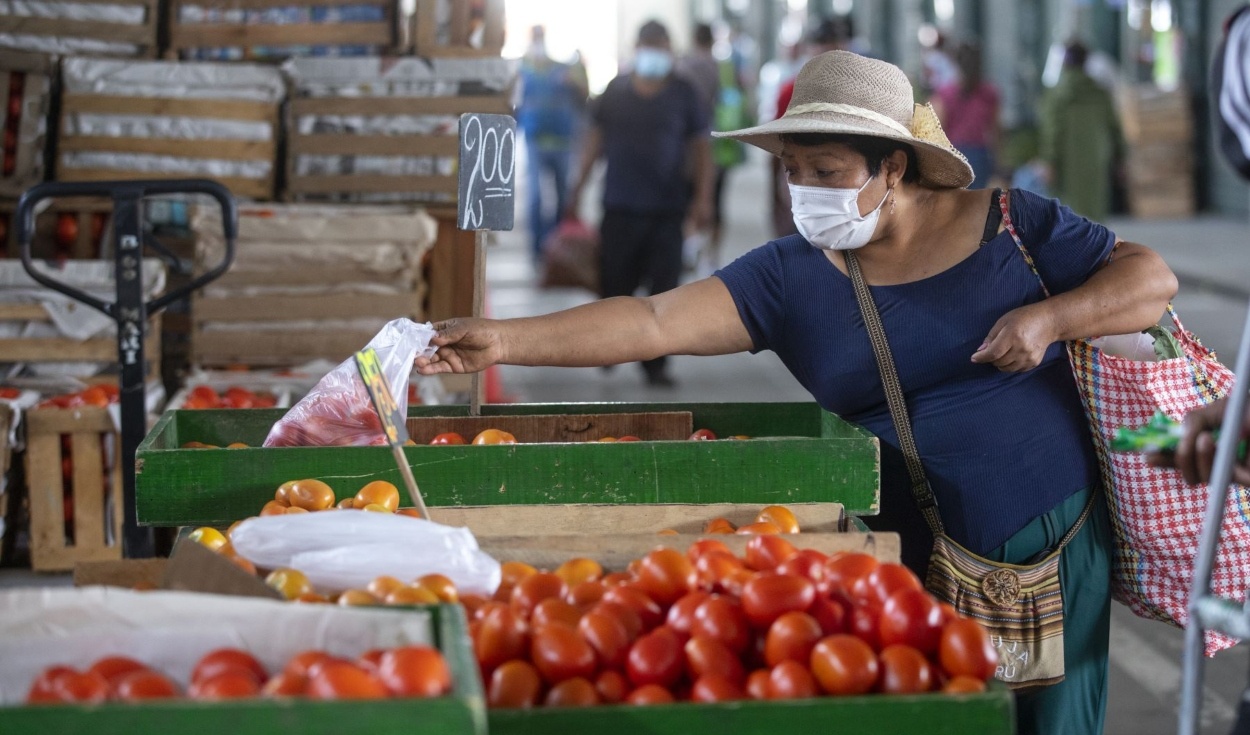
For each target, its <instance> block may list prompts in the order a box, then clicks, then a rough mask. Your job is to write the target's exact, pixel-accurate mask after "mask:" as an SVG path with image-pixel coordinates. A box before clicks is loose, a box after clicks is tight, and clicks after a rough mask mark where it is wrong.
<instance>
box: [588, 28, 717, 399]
mask: <svg viewBox="0 0 1250 735" xmlns="http://www.w3.org/2000/svg"><path fill="white" fill-rule="evenodd" d="M674 66H675V64H674V60H673V50H672V42H671V40H670V37H669V34H668V29H667V28H665V27H664V25H663V24H661V23H659V22H658V21H654V20H653V21H648V22H647V23H645V24H643V26H642V27H641V28H640V29H639V31H638V42H637V45H636V47H635V53H634V63H633V68H632V69H631V70H630V71H628V72H625V73H622V74H620V75H618V76H617V77H616V78H615V79H613V80H612V81H611V82H610V83H608V86H607V88H606V89H605V90H604V91H603V94H602V95H600V96H599V98H598V99H596V100H595V103H594V104H593V105H592V111H591V127H590V130H589V132H588V133H587V136H586V144H585V148H584V153H583V155H582V160H581V161H580V163H579V165H578V174H577V177H576V178H575V179H574V182H575V183H574V184H573V187H572V189H571V190H570V195H569V209H570V212H571V213H576V210H577V208H578V205H579V203H580V200H581V193H582V190H583V188H584V187H585V185H586V181H587V179H588V178H589V176H590V173H591V170H592V168H593V167H594V165H595V162H596V161H598V160H599V158H600V157H602V158H604V159H605V160H606V162H607V170H606V171H605V174H604V183H603V222H602V223H601V225H600V239H601V245H600V261H599V277H600V286H599V288H600V295H601V296H603V297H604V298H608V297H612V296H631V295H633V293H634V292H635V291H637V290H638V289H639V288H640V287H642V286H644V285H645V286H646V287H647V288H648V291H649V293H650V294H651V295H655V294H659V293H663V292H665V291H669V290H671V289H673V288H675V287H676V286H677V283H678V280H679V279H680V277H681V268H682V239H683V238H682V231H683V228H682V225H683V222H684V221H685V220H686V218H687V216H689V219H690V221H691V224H692V226H694V227H696V228H700V227H705V226H706V225H707V223H708V221H709V220H710V216H711V215H710V213H711V207H712V178H713V172H712V160H711V146H710V145H709V141H708V137H707V133H708V124H709V123H708V117H707V114H706V110H705V107H704V105H703V104H702V103H701V102H700V96H699V92H698V91H697V90H696V89H695V87H694V86H693V85H692V84H691V83H690V82H688V81H687V80H686V79H685V78H683V77H681V76H679V75H677V74H676V73H674ZM688 162H690V164H688ZM687 165H690V166H691V168H690V169H688V168H687ZM688 170H691V171H693V172H695V175H694V180H693V185H692V183H691V180H690V178H689V177H688V176H687V171H688ZM665 364H666V358H664V357H657V358H655V359H652V360H647V361H645V362H643V363H642V367H643V372H644V375H645V376H646V379H647V382H648V383H649V384H650V385H655V386H661V387H671V386H673V385H674V382H673V379H672V378H671V377H670V376H669V374H668V372H667V371H666V368H665Z"/></svg>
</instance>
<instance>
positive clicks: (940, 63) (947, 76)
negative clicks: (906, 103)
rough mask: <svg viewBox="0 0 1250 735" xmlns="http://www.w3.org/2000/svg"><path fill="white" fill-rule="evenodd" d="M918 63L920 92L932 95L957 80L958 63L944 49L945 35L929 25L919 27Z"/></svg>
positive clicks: (955, 82)
mask: <svg viewBox="0 0 1250 735" xmlns="http://www.w3.org/2000/svg"><path fill="white" fill-rule="evenodd" d="M918 35H919V37H920V47H921V51H920V64H921V91H922V94H928V95H932V94H935V93H936V92H937V91H938V90H940V89H942V88H944V87H949V86H950V85H952V84H957V83H958V82H959V65H958V64H957V63H956V61H955V59H953V58H951V55H950V53H949V52H947V50H946V36H945V35H943V34H942V32H941V31H939V30H938V29H937V28H935V27H933V26H931V25H928V24H926V25H924V26H921V28H920V33H919V34H918Z"/></svg>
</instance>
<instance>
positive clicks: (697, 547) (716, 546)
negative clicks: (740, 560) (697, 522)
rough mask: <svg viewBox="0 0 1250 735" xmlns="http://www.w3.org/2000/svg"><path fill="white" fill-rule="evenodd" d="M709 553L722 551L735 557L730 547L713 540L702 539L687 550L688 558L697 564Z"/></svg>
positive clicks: (722, 542)
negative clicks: (700, 558)
mask: <svg viewBox="0 0 1250 735" xmlns="http://www.w3.org/2000/svg"><path fill="white" fill-rule="evenodd" d="M722 520H723V519H722ZM725 522H726V523H728V522H729V521H725ZM709 551H720V552H724V553H726V554H730V555H731V556H732V555H733V552H731V551H730V550H729V547H728V546H726V545H725V542H724V541H718V540H716V539H713V538H701V539H699V540H698V541H695V542H694V543H693V544H690V546H689V547H688V548H687V549H686V556H688V557H690V561H693V562H697V561H698V560H699V557H701V556H703V555H704V554H706V553H708V552H709Z"/></svg>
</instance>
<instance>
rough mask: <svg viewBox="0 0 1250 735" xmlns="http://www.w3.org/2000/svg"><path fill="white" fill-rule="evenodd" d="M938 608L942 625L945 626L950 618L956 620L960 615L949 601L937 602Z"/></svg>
mask: <svg viewBox="0 0 1250 735" xmlns="http://www.w3.org/2000/svg"><path fill="white" fill-rule="evenodd" d="M938 608H939V609H940V610H941V611H942V625H943V626H945V625H946V624H947V623H949V622H950V621H952V620H958V619H960V618H961V617H963V616H962V615H960V614H959V611H958V610H956V609H955V606H954V605H952V604H950V603H949V602H939V603H938Z"/></svg>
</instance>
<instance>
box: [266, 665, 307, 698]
mask: <svg viewBox="0 0 1250 735" xmlns="http://www.w3.org/2000/svg"><path fill="white" fill-rule="evenodd" d="M307 691H308V679H306V678H304V677H302V676H296V675H295V674H291V673H288V672H286V671H283V672H282V673H280V674H278V675H277V676H275V677H273V678H272V679H270V680H269V681H267V682H265V685H264V686H263V687H261V688H260V693H261V695H263V696H266V697H302V696H304V694H305V693H306V692H307Z"/></svg>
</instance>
